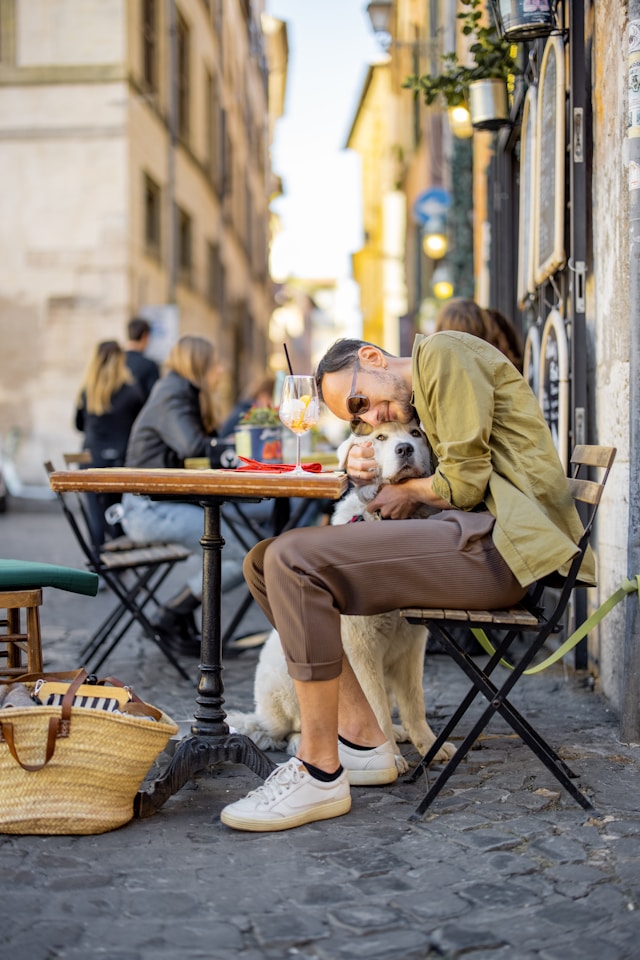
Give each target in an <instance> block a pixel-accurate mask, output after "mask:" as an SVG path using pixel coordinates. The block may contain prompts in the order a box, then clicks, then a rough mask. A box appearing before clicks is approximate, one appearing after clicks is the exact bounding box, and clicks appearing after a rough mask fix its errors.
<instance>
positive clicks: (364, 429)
mask: <svg viewBox="0 0 640 960" xmlns="http://www.w3.org/2000/svg"><path fill="white" fill-rule="evenodd" d="M359 369H360V358H359V357H358V356H356V360H355V363H354V365H353V380H352V381H351V391H350V393H349V396H348V397H347V410H348V411H349V413H350V414H351V416H352V418H353V419H352V420H351V433H353V434H354V435H355V436H356V437H365V436H367V434H369V433H371V431H372V430H373V427H372V426H371V424H370V423H365V422H364V420H361V419H360V414H361V413H366V412H367V410H368V409H369V407H370V402H369V397H365V396H363V394H361V393H354V390H355V389H356V378H357V376H358V370H359Z"/></svg>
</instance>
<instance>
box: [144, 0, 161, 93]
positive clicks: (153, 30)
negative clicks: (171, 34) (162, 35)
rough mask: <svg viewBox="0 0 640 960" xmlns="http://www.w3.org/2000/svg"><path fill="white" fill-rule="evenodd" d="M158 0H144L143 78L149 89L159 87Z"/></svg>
mask: <svg viewBox="0 0 640 960" xmlns="http://www.w3.org/2000/svg"><path fill="white" fill-rule="evenodd" d="M157 13H158V11H157V0H142V79H143V81H144V85H145V87H146V88H147V90H148V91H151V92H153V93H155V92H156V91H157V89H158V22H157Z"/></svg>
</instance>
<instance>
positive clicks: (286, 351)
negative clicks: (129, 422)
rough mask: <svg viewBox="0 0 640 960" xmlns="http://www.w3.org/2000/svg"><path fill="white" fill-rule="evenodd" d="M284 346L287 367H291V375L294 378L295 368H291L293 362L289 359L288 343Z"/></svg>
mask: <svg viewBox="0 0 640 960" xmlns="http://www.w3.org/2000/svg"><path fill="white" fill-rule="evenodd" d="M282 346H283V347H284V355H285V357H286V358H287V365H288V367H289V373H290V375H291V376H293V367H292V366H291V360H290V359H289V351H288V350H287V345H286V343H283V344H282Z"/></svg>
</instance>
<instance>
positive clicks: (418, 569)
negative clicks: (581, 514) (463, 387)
mask: <svg viewBox="0 0 640 960" xmlns="http://www.w3.org/2000/svg"><path fill="white" fill-rule="evenodd" d="M493 524H494V518H493V517H492V515H491V514H490V513H487V512H482V513H466V512H463V511H460V510H446V511H442V512H441V513H437V514H435V515H434V516H432V517H429V518H428V519H425V520H383V521H380V522H365V523H346V524H341V525H338V526H335V527H331V526H329V527H302V528H298V529H295V530H289V531H287V532H286V533H283V534H281V536H279V537H276V538H275V539H272V540H263V541H262V542H261V543H258V544H256V546H255V547H253V549H252V550H251V551H250V552H249V553H248V554H247V556H246V558H245V561H244V575H245V578H246V580H247V583H248V585H249V589H250V590H251V593H252V595H253V596H254V597H255V599H256V600H257V602H258V603H259V604H260V606H261V607H262V609H263V611H264V613H265V614H266V616H267V618H268V619H269V621H270V622H271V623H272V624H273V626H274V627H276V629H277V630H278V633H279V634H280V640H281V642H282V646H283V649H284V652H285V656H286V658H287V663H288V669H289V673H290V674H291V676H292V677H294V678H295V679H297V680H331V679H333V678H334V677H337V676H339V674H340V671H341V664H342V642H341V639H340V614H343V613H344V614H356V615H360V616H369V615H371V614H375V613H384V612H386V611H389V610H395V609H397V608H398V607H409V606H423V607H450V608H453V609H461V608H470V609H474V608H475V609H491V608H496V607H502V606H508V605H510V604H513V603H517V602H518V601H519V600H520V599H522V597H523V596H524V594H525V592H526V590H525V589H524V588H523V587H521V586H520V584H519V583H518V581H517V580H516V579H515V577H514V576H513V574H512V573H511V571H510V569H509V567H508V566H507V565H506V563H505V562H504V560H503V559H502V557H501V556H500V554H499V553H498V551H497V550H496V548H495V546H494V544H493V540H492V537H491V531H492V529H493Z"/></svg>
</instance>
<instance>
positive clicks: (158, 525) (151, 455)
mask: <svg viewBox="0 0 640 960" xmlns="http://www.w3.org/2000/svg"><path fill="white" fill-rule="evenodd" d="M222 372H223V368H222V367H221V365H220V364H219V363H218V362H217V360H216V351H215V348H214V345H213V344H212V343H211V342H210V341H209V340H206V339H205V338H203V337H194V336H184V337H181V338H180V339H179V340H178V342H177V343H176V344H175V345H174V346H173V348H172V349H171V351H170V352H169V355H168V357H167V359H166V361H165V363H164V375H163V376H162V377H161V378H160V380H158V381H157V382H156V384H155V385H154V387H153V389H152V391H151V394H150V396H149V399H148V400H147V402H146V403H145V405H144V407H143V409H142V411H141V412H140V415H139V416H138V418H137V420H136V422H135V423H134V425H133V429H132V431H131V437H130V440H129V446H128V448H127V455H126V460H125V466H127V467H138V468H154V467H173V468H175V467H184V462H185V460H187V459H189V458H201V457H206V458H207V460H208V461H209V462H211V465H212V466H214V467H215V466H219V463H217V462H216V450H217V449H218V448H216V447H212V445H211V440H212V439H215V438H216V437H217V432H216V430H215V423H216V417H215V412H214V399H215V393H216V390H217V388H218V385H219V382H220V378H221V376H222ZM122 507H123V518H122V526H123V527H124V530H125V533H126V534H127V536H129V537H131V539H132V540H134V541H137V542H141V543H151V542H154V541H158V542H171V543H181V544H183V545H184V546H186V547H187V548H188V549H189V550H191V552H192V554H193V557H192V558H190V559H189V560H188V561H187V563H188V564H189V565H190V574H191V575H190V577H189V579H188V582H187V583H186V584H185V585H184V587H183V588H182V589H181V590H180V591H179V592H178V593H177V594H176V595H175V596H174V597H172V599H171V600H169V601H168V603H167V604H165V605H164V607H163V608H162V612H161V614H160V616H159V618H158V619H157V620H156V621H155V622H154V626H155V627H156V628H157V629H158V631H159V633H160V634H161V635H162V637H163V639H164V641H165V642H166V643H167V644H168V645H170V646H172V647H173V648H174V649H175V650H176V651H177V652H179V653H187V654H193V655H197V654H198V653H199V650H200V646H199V644H200V636H199V634H198V632H197V629H196V624H195V618H194V612H195V610H197V609H198V607H199V606H200V604H201V602H202V547H201V544H200V539H201V537H202V534H203V532H204V512H203V509H202V507H201V506H199V505H198V504H194V503H175V502H170V501H160V500H151V499H150V498H149V497H144V496H138V495H133V494H125V495H124V497H123V498H122ZM222 536H223V537H224V540H225V548H224V550H223V553H222V584H223V589H226V590H228V589H233V587H234V586H236V585H237V584H239V583H241V582H242V579H243V577H242V560H243V558H244V554H245V549H244V547H242V545H241V544H240V543H239V542H238V540H237V538H236V537H235V535H234V533H233V531H232V530H231V528H230V527H229V526H228V524H226V523H225V521H224V519H223V520H222Z"/></svg>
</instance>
